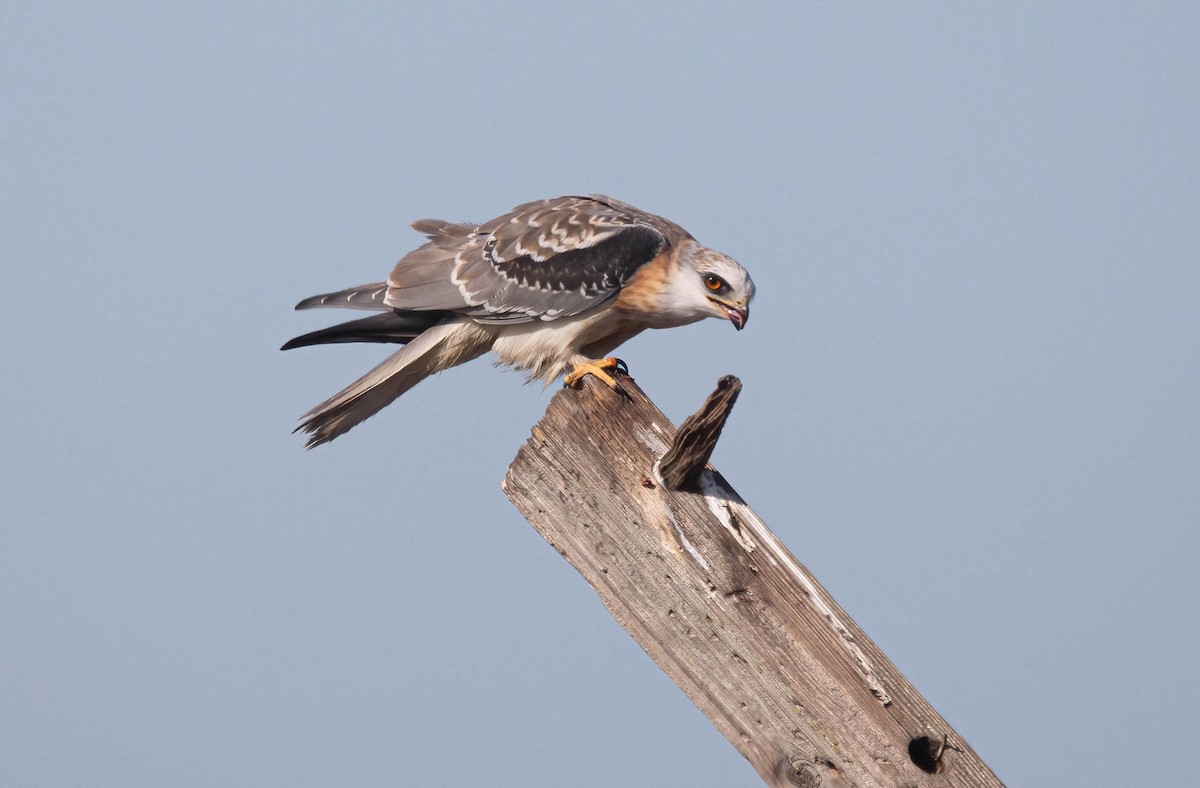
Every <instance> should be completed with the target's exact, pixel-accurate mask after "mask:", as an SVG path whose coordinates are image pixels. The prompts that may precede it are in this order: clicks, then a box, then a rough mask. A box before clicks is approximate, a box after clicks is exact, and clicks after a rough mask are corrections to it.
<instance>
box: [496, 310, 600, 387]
mask: <svg viewBox="0 0 1200 788" xmlns="http://www.w3.org/2000/svg"><path fill="white" fill-rule="evenodd" d="M606 322H607V320H606V315H605V313H601V314H599V315H582V316H580V317H574V318H565V319H563V320H537V321H533V322H530V323H520V324H517V325H513V326H506V327H504V328H503V329H502V330H501V332H500V336H499V337H497V338H496V341H495V342H493V343H492V352H494V353H495V354H496V355H497V356H498V357H499V360H500V363H501V364H506V365H508V366H510V367H515V368H517V369H523V370H526V371H527V372H529V374H530V376H531V377H538V378H543V379H545V380H546V381H552V380H554V378H555V377H557V376H558V374H559V373H561V372H562V371H563V369H564V368H565V367H567V366H568V365H570V364H572V363H575V362H577V361H579V360H580V358H581V355H582V354H581V352H580V349H581V348H583V347H585V346H587V345H589V344H591V343H593V342H595V341H597V339H598V338H600V337H602V336H604V335H605V334H606V333H608V332H607V331H605V330H604V323H606Z"/></svg>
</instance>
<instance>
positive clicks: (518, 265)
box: [493, 225, 666, 295]
mask: <svg viewBox="0 0 1200 788" xmlns="http://www.w3.org/2000/svg"><path fill="white" fill-rule="evenodd" d="M665 245H666V240H665V239H664V238H663V236H662V234H661V233H659V232H658V231H657V230H655V229H653V228H650V227H642V226H640V225H630V226H629V227H628V228H627V229H623V230H621V231H620V232H618V233H616V234H615V235H613V236H612V237H611V238H606V239H604V240H603V241H601V242H600V243H598V244H596V245H595V246H589V247H586V248H584V249H573V250H571V251H567V252H559V253H558V254H556V255H554V256H552V257H550V258H549V259H547V260H534V259H533V258H532V257H530V256H529V255H523V256H521V257H516V258H514V259H512V260H497V261H495V262H493V266H494V267H495V268H496V270H497V271H498V272H499V273H500V274H502V275H503V276H504V277H505V278H507V279H509V280H512V281H514V282H517V283H518V284H520V285H523V286H525V287H533V288H537V289H539V290H549V291H557V292H570V291H577V292H578V291H583V292H586V293H587V294H589V295H591V294H595V293H602V292H606V291H612V290H618V289H620V288H621V287H622V286H624V284H625V283H626V282H628V281H629V279H630V278H631V277H632V276H633V275H634V273H636V272H637V270H638V269H639V268H641V267H642V266H643V265H645V264H646V263H648V262H650V261H651V260H653V259H654V256H655V255H657V254H658V253H659V252H660V251H662V248H663V246H665Z"/></svg>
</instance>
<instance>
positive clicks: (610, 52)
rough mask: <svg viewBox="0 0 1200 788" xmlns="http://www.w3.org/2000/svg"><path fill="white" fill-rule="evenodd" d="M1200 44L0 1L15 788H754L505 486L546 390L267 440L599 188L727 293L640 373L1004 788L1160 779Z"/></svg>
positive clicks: (1196, 483)
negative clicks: (331, 302)
mask: <svg viewBox="0 0 1200 788" xmlns="http://www.w3.org/2000/svg"><path fill="white" fill-rule="evenodd" d="M435 5H436V6H437V7H436V8H435V7H434V6H435ZM1198 8H1200V6H1197V5H1196V4H1195V3H1177V4H1170V3H1149V4H1137V5H1136V7H1135V6H1134V4H1096V3H1057V4H1048V3H1041V2H1029V3H1005V4H1003V5H996V4H994V5H992V6H991V7H988V6H979V5H972V6H967V5H956V6H954V7H951V6H949V5H947V4H943V3H930V4H906V5H905V6H904V7H903V8H901V7H900V6H899V5H895V4H874V5H873V6H860V7H857V8H850V7H849V6H840V5H839V6H838V7H833V6H831V5H827V4H822V5H820V6H818V5H815V4H813V5H808V4H800V3H790V4H785V3H778V4H773V5H770V4H762V5H757V6H754V7H746V8H742V9H738V10H733V9H732V8H730V7H726V6H720V5H716V4H710V5H698V4H683V3H679V4H675V5H668V4H662V5H653V4H644V3H638V4H628V3H603V4H594V3H593V4H590V5H583V4H567V3H541V4H531V5H526V4H516V5H511V6H500V5H486V4H454V3H449V4H448V3H439V4H434V3H425V4H411V5H408V6H403V7H396V8H393V9H392V10H387V11H382V10H374V11H365V10H362V9H357V10H348V9H342V8H337V7H334V6H332V5H330V6H318V5H308V4H301V5H297V4H294V3H279V4H266V5H258V4H255V5H246V4H236V5H231V6H230V7H228V8H226V9H219V8H215V7H208V6H204V7H200V6H197V7H193V8H185V7H182V6H175V5H174V4H166V5H165V6H161V5H157V4H149V3H147V4H141V5H110V6H109V7H107V8H102V7H100V5H99V4H82V3H81V4H74V5H73V4H56V3H29V4H25V3H16V4H14V3H11V2H10V3H6V4H4V7H3V23H2V24H0V68H2V70H3V76H2V79H3V94H2V101H3V109H2V112H0V135H2V136H0V157H2V166H3V170H2V173H0V201H2V202H0V222H2V225H0V251H2V254H3V265H2V269H0V276H2V287H3V298H4V307H3V309H2V310H0V328H2V332H3V342H2V343H0V370H2V372H0V411H2V412H3V414H4V420H5V426H4V429H3V437H2V438H0V452H2V454H0V457H2V462H3V467H2V471H3V477H2V479H0V496H2V498H0V505H2V509H0V512H2V516H3V522H2V526H0V536H2V545H0V626H2V630H0V693H2V695H0V773H2V774H3V775H4V776H3V778H2V782H3V784H4V785H13V786H63V785H98V786H128V785H255V786H260V785H271V786H276V785H277V786H307V785H313V786H316V785H396V784H406V785H458V784H467V783H477V782H485V783H487V784H489V785H504V786H527V785H545V786H560V785H587V786H608V785H622V784H627V785H680V786H684V785H686V786H726V785H752V784H755V783H756V778H755V776H754V773H753V771H752V770H751V769H750V767H749V766H748V765H747V764H746V763H745V762H744V761H743V760H742V758H741V757H740V756H739V755H738V754H737V753H736V751H735V750H734V749H733V748H732V747H731V746H729V745H728V744H727V743H725V742H724V740H723V739H721V738H720V737H719V736H718V734H717V733H716V732H715V731H714V730H713V729H712V728H711V727H710V725H709V724H708V722H707V721H706V720H705V719H704V718H703V717H702V716H701V715H700V714H699V713H698V712H697V711H696V710H695V709H694V708H693V707H692V706H691V705H690V703H689V702H688V701H687V700H686V699H685V698H684V697H683V696H682V695H681V694H680V693H679V692H678V691H677V690H676V689H675V688H674V686H673V685H672V684H671V683H670V682H669V681H668V680H667V679H666V678H665V676H663V675H662V674H661V673H660V672H659V671H658V669H657V668H656V667H655V666H654V665H653V664H652V663H651V661H650V660H649V659H648V658H647V657H646V656H645V655H644V654H643V653H642V652H641V651H640V650H639V649H638V647H637V646H636V645H635V644H634V643H633V642H632V641H631V640H629V639H628V638H627V637H626V636H625V635H624V634H623V633H622V632H621V631H620V629H619V628H618V627H617V625H616V624H615V623H613V622H612V621H611V619H610V618H609V617H608V615H607V614H606V613H605V611H604V610H603V609H602V607H601V606H600V604H599V603H598V601H597V600H596V598H595V596H594V595H593V593H592V592H591V591H590V589H589V588H588V587H586V585H585V584H584V583H583V582H582V581H581V580H580V579H579V578H578V577H577V576H576V575H575V573H574V572H573V571H572V570H571V569H570V568H569V567H568V566H567V565H566V564H565V563H564V562H563V561H562V560H560V559H559V557H558V556H557V555H556V554H555V553H554V551H553V550H551V549H550V548H549V547H547V546H546V545H545V544H544V543H543V542H542V541H541V540H540V539H539V538H538V537H537V536H536V535H535V534H534V532H533V531H532V529H530V528H529V527H528V526H527V525H526V524H525V522H524V521H523V520H522V519H521V518H520V517H519V516H518V515H517V514H516V512H515V510H514V509H512V507H511V506H510V505H509V504H508V502H507V500H506V499H505V498H504V497H503V495H502V494H501V492H500V490H499V482H500V480H501V478H502V477H503V475H504V471H505V468H506V466H507V464H508V462H509V461H510V460H511V458H512V457H513V455H514V453H515V452H516V450H517V448H518V446H519V445H520V444H521V442H522V441H523V440H524V439H525V437H526V436H527V434H528V431H529V428H530V426H531V425H532V424H533V423H534V422H535V421H536V420H537V419H538V418H539V416H540V415H541V413H542V410H543V409H544V407H545V405H546V402H547V400H548V398H549V396H550V393H551V392H548V391H543V390H541V389H540V387H538V386H536V385H535V386H526V385H523V381H522V378H520V377H519V376H518V375H515V374H513V373H500V372H497V371H495V370H493V369H492V368H491V367H490V366H489V365H488V364H486V363H484V362H477V363H475V364H473V365H471V366H469V367H465V368H462V369H458V370H454V371H451V372H449V373H446V374H444V375H442V376H441V377H439V378H438V379H435V380H431V381H428V382H426V383H424V384H422V385H421V386H419V387H418V388H417V389H416V390H415V391H413V392H412V393H410V394H409V395H407V396H405V397H404V398H403V400H401V401H400V402H399V403H397V404H396V405H394V406H392V407H391V408H389V409H388V410H387V411H385V412H384V413H383V414H381V415H380V416H378V417H376V418H374V419H373V420H371V421H370V422H368V423H367V424H366V425H364V426H363V427H360V428H359V429H357V430H355V431H354V432H352V433H351V434H350V435H348V436H346V437H344V438H342V439H340V440H338V441H337V442H335V443H334V444H333V445H331V446H327V447H324V448H322V449H320V450H318V451H314V452H310V453H306V452H304V451H303V450H302V448H301V445H302V441H301V440H300V439H299V437H298V436H295V435H292V434H290V430H291V428H292V426H293V425H294V423H295V419H296V417H298V416H299V415H300V414H301V413H303V412H304V411H305V410H306V409H307V408H308V407H310V406H311V405H313V404H315V403H316V402H318V401H320V400H321V399H323V398H324V397H326V396H327V395H329V394H331V393H332V392H334V391H335V390H337V389H338V388H340V387H342V386H343V385H345V384H346V383H348V382H350V381H351V380H352V379H354V378H355V377H357V376H358V375H359V374H360V373H362V372H363V371H365V370H366V369H367V368H368V367H369V366H371V365H372V364H374V363H375V362H376V361H377V360H378V359H379V358H381V356H382V355H383V354H384V352H386V351H384V349H382V348H378V347H349V346H342V347H334V348H317V349H313V350H302V351H296V352H293V353H287V354H284V353H280V352H278V351H277V350H276V348H277V347H278V345H279V344H280V343H281V342H282V341H283V340H285V339H287V338H288V337H290V336H292V335H294V334H297V333H300V332H302V331H305V330H309V329H312V328H314V327H316V326H319V325H322V324H324V323H325V322H327V321H328V320H329V319H330V318H334V317H340V315H338V314H331V313H325V314H316V313H303V314H297V313H294V312H292V311H291V307H292V304H293V303H294V302H295V301H297V300H298V299H300V298H301V297H304V296H307V295H310V294H312V293H315V292H320V291H323V290H329V289H335V288H339V287H343V286H348V285H354V284H359V283H362V282H366V281H372V280H376V279H380V278H382V277H383V276H384V275H385V274H386V273H387V271H388V270H389V268H390V266H391V265H392V263H393V262H394V260H395V259H396V258H398V257H399V256H400V255H401V254H402V253H403V252H405V251H407V250H408V249H409V248H411V247H413V246H414V245H415V244H417V243H418V242H419V238H418V236H417V235H416V234H415V233H413V232H412V231H411V230H410V229H408V227H407V224H408V222H409V221H411V220H414V219H417V218H421V217H426V216H433V217H443V218H449V219H473V220H483V219H486V218H489V217H491V216H493V215H495V214H496V213H499V212H501V211H504V210H507V209H508V208H509V207H511V206H512V205H514V204H516V203H518V202H522V201H525V200H529V199H535V198H539V197H544V196H551V195H557V194H563V193H577V192H585V193H586V192H590V191H601V192H607V193H611V194H613V195H616V196H619V197H621V198H623V199H626V200H629V201H631V202H633V203H635V204H637V205H639V206H642V207H644V208H647V209H649V210H653V211H657V212H660V213H663V214H665V215H667V216H669V217H670V218H672V219H675V220H676V221H679V222H680V223H682V224H683V225H684V226H686V227H688V228H689V229H690V230H691V231H692V232H693V233H694V234H696V235H697V236H698V237H699V238H700V239H701V240H702V241H704V242H706V243H708V244H710V245H712V246H715V247H716V248H719V249H722V250H724V251H726V252H728V253H729V254H731V255H733V256H735V257H737V258H738V259H739V260H741V261H742V262H743V263H745V265H746V266H747V267H748V268H749V269H750V270H751V271H752V272H753V274H754V276H755V279H756V281H757V283H758V286H759V293H760V295H759V298H758V300H757V301H756V303H755V305H754V307H755V308H754V314H753V316H752V319H751V321H750V324H749V327H748V329H747V330H746V331H744V332H742V333H740V334H738V333H736V332H734V331H732V330H730V327H729V326H728V324H722V323H719V322H718V321H707V322H706V323H705V324H702V325H697V326H692V327H688V328H685V329H679V330H676V331H670V332H659V333H657V334H655V335H653V336H650V335H647V336H643V337H641V338H639V339H637V340H635V341H634V342H632V343H630V344H629V345H627V346H626V347H625V348H623V350H622V355H623V357H624V358H626V359H627V360H628V362H629V363H630V365H631V367H632V369H633V371H634V374H635V375H636V377H637V378H638V381H639V383H640V384H641V385H642V386H643V387H644V388H645V389H646V390H647V391H648V392H649V393H650V394H651V396H652V397H654V398H655V399H656V400H657V401H658V403H659V404H660V405H661V406H662V407H663V408H664V410H665V411H666V412H667V413H668V415H670V416H671V417H673V418H674V419H675V420H679V419H681V418H682V417H683V416H685V415H686V414H687V413H689V412H690V411H691V410H693V409H694V408H695V407H696V405H698V404H699V402H700V400H701V399H702V398H703V396H704V395H705V394H707V393H708V391H709V390H710V389H711V387H712V384H713V382H714V381H715V379H716V378H717V377H718V376H719V375H720V374H723V373H736V374H738V375H739V376H741V377H742V379H743V381H744V382H745V385H746V389H745V393H744V394H743V396H742V399H741V400H740V402H739V405H738V408H737V410H736V411H735V413H734V416H733V419H732V421H731V423H730V426H729V429H728V430H727V432H726V435H725V437H724V439H723V442H722V444H721V445H720V446H719V447H718V450H717V455H716V457H715V458H714V459H715V461H716V463H717V464H718V466H719V467H720V468H721V470H722V471H723V472H724V473H725V474H726V476H727V477H728V478H729V479H730V480H731V481H732V482H733V483H734V485H735V486H737V487H738V489H739V491H740V492H741V493H742V494H743V495H744V496H745V497H746V498H747V500H749V501H750V502H751V504H752V505H753V506H755V508H756V509H757V510H758V512H759V513H760V514H761V515H762V516H763V517H764V518H765V520H766V521H767V522H768V524H770V525H771V526H772V527H773V528H774V530H775V531H776V532H777V533H778V534H779V535H780V537H781V538H782V540H783V541H784V542H785V543H786V544H787V545H788V546H789V547H790V548H791V549H792V550H793V551H794V552H795V553H796V554H797V556H798V557H799V558H800V559H801V560H802V561H804V562H805V563H807V564H808V565H809V566H810V567H811V568H812V569H813V570H814V571H815V573H816V574H817V576H818V577H819V578H821V579H822V580H823V581H824V583H825V584H826V585H827V586H828V588H829V589H830V590H831V591H832V592H833V594H834V595H835V596H836V597H837V598H838V600H839V601H840V602H841V603H842V604H843V605H844V606H845V607H846V608H847V609H848V610H849V611H850V612H851V613H852V614H853V615H854V616H855V618H856V619H857V620H858V621H859V622H860V623H861V624H862V625H863V627H864V628H865V629H866V630H867V632H869V633H870V634H871V635H872V636H873V637H874V639H875V640H876V641H877V642H878V643H879V644H880V645H881V646H882V648H883V649H884V650H885V651H886V652H887V653H888V654H889V655H890V656H891V658H892V659H893V660H894V661H895V662H896V663H897V665H898V666H899V667H900V668H901V670H903V671H904V672H905V673H906V674H907V675H908V677H909V678H910V679H912V681H913V682H914V683H915V684H916V685H917V687H918V688H920V689H921V691H922V692H923V693H924V694H925V695H926V697H927V698H929V700H930V701H931V702H932V703H933V704H934V705H935V706H936V707H937V708H938V709H939V710H940V711H941V712H942V713H943V714H944V715H945V716H946V718H947V719H948V720H950V721H951V723H952V724H954V725H955V726H956V728H957V729H958V731H959V732H960V733H961V734H962V735H963V736H964V737H966V739H967V740H968V741H969V742H970V743H971V744H972V745H973V746H974V747H975V748H976V749H977V750H978V751H979V752H980V753H981V755H982V756H983V757H984V759H985V760H986V761H987V762H988V763H989V764H990V765H991V766H992V767H993V768H994V769H995V770H996V771H997V773H998V774H999V775H1000V776H1001V777H1002V778H1003V779H1005V780H1006V781H1008V782H1010V783H1011V784H1013V785H1047V786H1054V785H1088V786H1099V785H1130V784H1146V783H1147V782H1151V783H1153V784H1158V785H1170V784H1175V785H1182V784H1186V783H1189V782H1191V780H1193V779H1194V774H1195V772H1194V764H1193V762H1192V761H1193V759H1192V757H1191V752H1190V750H1191V744H1190V742H1191V739H1190V738H1189V737H1191V736H1193V734H1194V733H1195V731H1196V730H1197V728H1198V726H1200V712H1198V709H1200V690H1198V688H1197V681H1196V675H1195V669H1194V665H1193V663H1194V655H1195V653H1196V651H1197V647H1198V645H1200V641H1198V635H1197V632H1196V629H1197V621H1198V620H1200V591H1198V590H1197V588H1198V585H1200V583H1198V581H1197V579H1196V561H1197V555H1198V551H1200V540H1198V537H1197V524H1198V523H1200V449H1198V448H1197V444H1198V442H1200V418H1198V416H1200V413H1198V412H1197V411H1198V407H1200V405H1198V403H1200V372H1198V369H1200V364H1198V358H1197V356H1198V353H1197V347H1198V342H1200V316H1198V312H1197V303H1198V300H1200V234H1198V231H1197V217H1200V198H1198V188H1200V187H1198V185H1197V184H1198V183H1200V177H1198V176H1200V172H1198V170H1200V167H1198V165H1200V142H1198V140H1200V132H1198V127H1200V115H1198V110H1197V107H1198V106H1200V90H1198V88H1197V85H1198V84H1200V83H1198V80H1197V74H1198V73H1200V56H1198V55H1197V47H1196V44H1195V41H1196V35H1197V31H1198V29H1200V24H1198V23H1200V12H1198V11H1197V9H1198ZM351 316H352V315H351Z"/></svg>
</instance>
